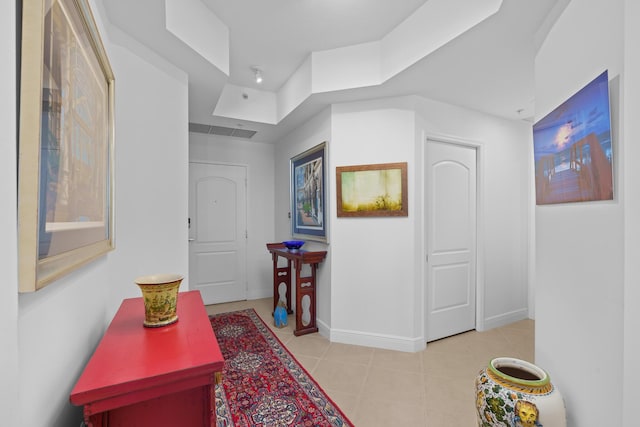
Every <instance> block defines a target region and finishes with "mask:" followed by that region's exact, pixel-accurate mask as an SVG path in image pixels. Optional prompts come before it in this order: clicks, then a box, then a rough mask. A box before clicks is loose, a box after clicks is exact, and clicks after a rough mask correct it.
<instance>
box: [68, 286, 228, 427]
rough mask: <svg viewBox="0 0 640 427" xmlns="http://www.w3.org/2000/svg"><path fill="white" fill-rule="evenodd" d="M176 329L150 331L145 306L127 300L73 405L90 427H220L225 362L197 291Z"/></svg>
mask: <svg viewBox="0 0 640 427" xmlns="http://www.w3.org/2000/svg"><path fill="white" fill-rule="evenodd" d="M177 310H178V311H177V313H178V322H176V323H174V324H172V325H168V326H163V327H160V328H145V327H144V326H142V322H143V321H144V303H143V301H142V298H131V299H125V300H124V301H123V302H122V304H121V306H120V309H119V310H118V312H117V313H116V315H115V317H114V318H113V320H112V321H111V324H110V325H109V328H108V329H107V331H106V332H105V334H104V337H103V338H102V340H101V341H100V344H99V345H98V348H97V349H96V351H95V352H94V354H93V356H92V357H91V359H90V360H89V362H88V364H87V366H86V367H85V369H84V372H83V373H82V375H81V376H80V378H79V380H78V382H77V383H76V385H75V387H74V388H73V390H72V392H71V395H70V401H71V403H73V404H74V405H78V406H80V405H84V421H85V424H86V425H87V426H89V427H106V426H108V427H116V426H118V427H119V426H123V427H124V426H137V427H141V426H154V427H161V426H162V427H175V426H207V427H211V426H215V425H216V415H215V410H214V390H213V387H214V382H215V378H216V375H219V374H217V373H220V372H222V368H223V364H224V359H223V358H222V354H221V353H220V347H218V341H217V340H216V337H215V334H214V332H213V329H212V328H211V323H210V322H209V317H208V315H207V312H206V309H205V307H204V304H203V302H202V297H201V296H200V292H199V291H190V292H182V293H180V294H178V307H177Z"/></svg>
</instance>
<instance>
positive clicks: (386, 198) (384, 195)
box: [336, 162, 409, 217]
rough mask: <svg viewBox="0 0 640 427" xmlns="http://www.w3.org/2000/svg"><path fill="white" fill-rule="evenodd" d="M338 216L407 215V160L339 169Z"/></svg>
mask: <svg viewBox="0 0 640 427" xmlns="http://www.w3.org/2000/svg"><path fill="white" fill-rule="evenodd" d="M336 189H337V205H338V216H339V217H358V216H360V217H371V216H408V212H409V210H408V208H409V207H408V202H407V163H406V162H405V163H385V164H377V165H360V166H341V167H337V168H336Z"/></svg>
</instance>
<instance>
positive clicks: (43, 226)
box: [18, 0, 114, 292]
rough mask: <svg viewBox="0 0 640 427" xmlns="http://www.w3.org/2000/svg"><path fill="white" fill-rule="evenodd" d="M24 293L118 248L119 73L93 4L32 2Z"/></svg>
mask: <svg viewBox="0 0 640 427" xmlns="http://www.w3.org/2000/svg"><path fill="white" fill-rule="evenodd" d="M21 41H22V50H21V63H20V64H21V65H20V67H21V68H20V124H19V157H18V237H19V239H18V264H19V265H18V267H19V268H18V270H19V271H18V273H19V291H20V292H33V291H37V290H39V289H41V288H43V287H44V286H46V285H48V284H50V283H51V282H53V281H54V280H56V279H57V278H59V277H61V276H63V275H65V274H67V273H69V272H71V271H73V270H74V269H76V268H78V267H79V266H81V265H84V264H86V263H88V262H89V261H92V260H94V259H96V258H97V257H99V256H101V255H104V254H105V253H107V252H108V251H110V250H112V249H113V248H114V244H113V143H114V142H113V140H114V99H113V98H114V75H113V72H112V70H111V66H110V65H109V61H108V58H107V55H106V52H105V49H104V46H103V45H102V41H101V38H100V34H99V32H98V29H97V26H96V23H95V20H94V18H93V15H92V13H91V9H90V7H89V4H88V2H87V1H86V0H24V1H23V14H22V40H21Z"/></svg>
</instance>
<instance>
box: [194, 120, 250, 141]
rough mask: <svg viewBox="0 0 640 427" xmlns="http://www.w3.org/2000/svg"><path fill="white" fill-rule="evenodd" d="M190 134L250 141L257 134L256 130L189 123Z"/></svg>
mask: <svg viewBox="0 0 640 427" xmlns="http://www.w3.org/2000/svg"><path fill="white" fill-rule="evenodd" d="M189 132H196V133H206V134H208V135H221V136H233V137H235V138H245V139H250V138H252V137H253V135H255V134H256V133H257V131H255V130H248V129H236V128H228V127H224V126H210V125H203V124H202V123H189Z"/></svg>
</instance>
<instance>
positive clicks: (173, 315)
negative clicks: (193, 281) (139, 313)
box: [135, 274, 183, 328]
mask: <svg viewBox="0 0 640 427" xmlns="http://www.w3.org/2000/svg"><path fill="white" fill-rule="evenodd" d="M182 279H183V277H182V276H180V275H179V274H155V275H151V276H143V277H138V278H137V279H136V280H135V283H136V285H138V287H139V288H140V290H141V291H142V298H143V300H144V323H143V324H144V326H146V327H148V328H158V327H160V326H166V325H170V324H172V323H175V322H177V321H178V315H177V305H178V290H179V289H180V283H181V282H182Z"/></svg>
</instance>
